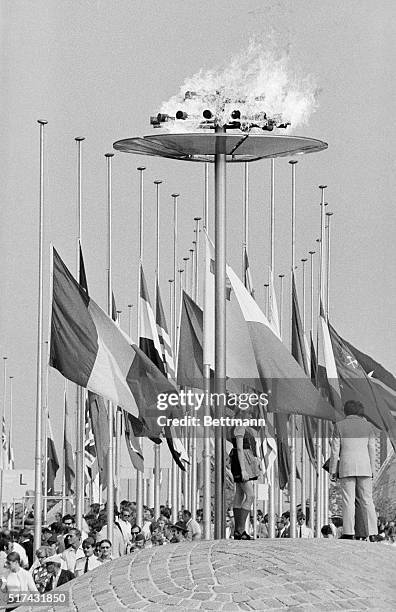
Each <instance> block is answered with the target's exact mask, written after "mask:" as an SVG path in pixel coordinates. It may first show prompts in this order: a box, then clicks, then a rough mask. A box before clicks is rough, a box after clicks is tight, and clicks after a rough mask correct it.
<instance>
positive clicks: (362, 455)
mask: <svg viewBox="0 0 396 612" xmlns="http://www.w3.org/2000/svg"><path fill="white" fill-rule="evenodd" d="M344 414H345V417H346V418H345V419H344V420H343V421H339V422H338V423H337V424H336V426H335V428H334V432H333V438H332V445H331V455H330V464H329V472H330V479H331V480H332V481H333V482H335V481H336V480H337V463H338V460H339V478H340V481H341V495H342V518H343V531H344V533H343V535H342V538H345V539H354V536H355V498H356V496H358V497H359V500H360V507H361V512H362V517H363V520H365V521H366V522H367V529H368V535H369V537H370V539H374V536H375V535H376V534H377V517H376V513H375V508H374V503H373V494H372V479H373V475H374V473H375V432H374V428H373V426H372V425H370V423H368V422H367V421H366V419H365V418H364V416H363V414H364V407H363V404H362V403H361V402H358V401H355V400H349V401H347V402H346V403H345V405H344Z"/></svg>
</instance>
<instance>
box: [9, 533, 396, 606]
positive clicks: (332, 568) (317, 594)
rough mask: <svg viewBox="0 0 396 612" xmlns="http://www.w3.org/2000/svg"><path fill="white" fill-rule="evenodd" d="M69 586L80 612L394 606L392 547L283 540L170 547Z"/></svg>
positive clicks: (107, 567)
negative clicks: (99, 611)
mask: <svg viewBox="0 0 396 612" xmlns="http://www.w3.org/2000/svg"><path fill="white" fill-rule="evenodd" d="M67 586H68V592H69V594H70V598H71V605H70V608H69V609H70V610H78V611H79V612H91V611H96V610H102V611H103V612H110V611H111V612H116V611H118V610H124V611H125V610H145V612H151V611H153V612H154V611H155V612H159V611H162V610H163V611H166V612H171V611H176V610H177V611H178V612H184V611H185V610H186V611H187V610H225V611H226V612H228V611H230V612H231V611H232V610H265V611H267V610H290V611H291V610H299V611H303V610H320V611H321V610H329V611H330V610H331V611H334V610H389V611H391V610H392V611H393V610H396V547H393V546H386V545H383V544H374V543H373V544H372V543H368V542H353V541H348V540H288V539H284V540H283V539H280V540H257V541H256V542H252V541H240V542H235V541H234V540H221V541H214V542H213V541H210V542H197V543H186V544H184V543H183V544H170V545H167V546H159V547H155V548H150V549H147V550H143V551H142V552H140V553H138V554H135V555H133V556H128V557H123V558H121V559H117V560H116V561H113V562H110V563H107V564H105V565H103V567H100V568H98V569H96V570H94V571H92V572H90V573H89V574H87V575H86V576H82V577H80V578H79V579H77V580H73V581H72V582H70V583H68V585H67ZM63 589H66V586H65V587H60V589H59V591H61V590H63ZM57 592H58V590H57ZM18 610H19V611H21V612H22V610H32V611H33V610H34V611H36V612H38V611H39V610H57V612H61V611H65V612H66V610H67V608H66V607H65V606H57V607H56V608H48V607H42V606H40V607H37V606H35V607H33V608H27V607H24V608H19V609H18Z"/></svg>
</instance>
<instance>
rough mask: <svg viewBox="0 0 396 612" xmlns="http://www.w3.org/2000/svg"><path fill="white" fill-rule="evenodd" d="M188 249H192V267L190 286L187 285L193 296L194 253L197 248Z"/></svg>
mask: <svg viewBox="0 0 396 612" xmlns="http://www.w3.org/2000/svg"><path fill="white" fill-rule="evenodd" d="M194 246H195V245H194ZM188 250H189V251H190V262H191V269H190V283H189V286H188V285H186V287H187V291H188V292H189V294H190V295H191V296H192V295H193V293H194V292H193V289H194V253H195V249H188Z"/></svg>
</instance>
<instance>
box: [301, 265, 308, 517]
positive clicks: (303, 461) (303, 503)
mask: <svg viewBox="0 0 396 612" xmlns="http://www.w3.org/2000/svg"><path fill="white" fill-rule="evenodd" d="M307 261H308V259H307V258H306V257H303V258H302V259H301V263H302V294H303V300H302V315H303V317H302V327H303V336H304V338H305V324H306V317H305V306H306V300H305V294H306V291H305V264H306V263H307ZM301 423H302V428H301V510H302V511H303V512H304V514H305V513H306V506H307V498H306V488H307V482H306V480H307V470H306V453H305V436H304V417H302V418H301Z"/></svg>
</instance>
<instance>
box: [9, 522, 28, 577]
mask: <svg viewBox="0 0 396 612" xmlns="http://www.w3.org/2000/svg"><path fill="white" fill-rule="evenodd" d="M8 533H9V537H10V539H11V551H13V552H16V553H18V555H19V559H20V564H21V567H22V568H24V569H28V567H29V559H28V556H27V554H26V550H25V549H24V547H23V546H22V545H21V544H20V543H19V542H18V539H19V534H18V532H17V531H16V530H13V531H9V532H8Z"/></svg>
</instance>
